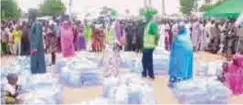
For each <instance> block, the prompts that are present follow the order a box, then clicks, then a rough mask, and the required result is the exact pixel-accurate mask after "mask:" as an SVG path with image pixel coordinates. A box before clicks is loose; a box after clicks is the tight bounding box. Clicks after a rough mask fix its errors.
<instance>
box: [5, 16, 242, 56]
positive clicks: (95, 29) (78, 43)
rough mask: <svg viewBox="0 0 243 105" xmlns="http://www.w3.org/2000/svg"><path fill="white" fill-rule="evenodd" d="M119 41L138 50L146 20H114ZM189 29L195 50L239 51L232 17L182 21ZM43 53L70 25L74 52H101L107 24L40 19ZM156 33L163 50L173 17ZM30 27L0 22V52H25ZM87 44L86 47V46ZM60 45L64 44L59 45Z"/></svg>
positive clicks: (239, 33)
mask: <svg viewBox="0 0 243 105" xmlns="http://www.w3.org/2000/svg"><path fill="white" fill-rule="evenodd" d="M117 21H118V22H117V23H119V24H117V25H116V26H117V27H116V30H117V31H119V34H121V35H120V36H124V37H121V38H120V39H119V40H122V41H121V42H122V43H121V44H122V47H121V48H122V49H124V50H126V51H141V50H142V44H143V43H142V37H143V33H144V28H145V25H146V23H145V22H144V21H142V20H117ZM185 22H186V25H187V26H188V29H190V32H191V40H192V42H193V47H194V50H195V51H198V50H203V51H210V52H212V53H225V54H226V53H235V52H236V51H237V50H238V51H239V52H242V47H241V46H239V41H238V40H240V36H242V27H240V26H235V25H234V20H233V19H231V20H220V21H218V20H199V19H191V20H189V21H185ZM41 23H42V26H43V36H44V39H45V41H44V44H45V51H46V52H50V53H52V52H54V51H55V52H60V51H61V40H60V36H62V35H61V33H60V32H61V31H60V30H61V29H62V28H63V27H72V33H71V34H73V35H72V36H73V40H74V41H73V42H74V43H73V45H74V49H75V50H76V51H79V50H86V49H87V50H92V51H102V49H104V48H105V44H104V43H105V39H106V37H105V36H106V35H107V34H109V32H108V30H109V28H107V27H110V26H111V25H110V26H104V25H103V24H101V23H99V21H98V20H94V21H90V22H83V23H82V22H81V21H74V22H63V23H62V24H61V22H59V21H57V20H51V21H49V20H44V21H41ZM157 23H158V24H159V31H160V32H159V34H160V36H163V37H165V38H164V41H163V42H164V43H165V45H166V46H165V48H166V49H167V50H169V49H170V47H169V46H170V44H171V42H172V41H173V36H175V35H176V33H177V31H178V28H177V23H178V22H177V20H169V19H163V20H160V21H157ZM30 28H31V26H29V25H28V23H27V22H26V21H2V25H1V29H2V31H1V47H2V48H1V50H2V52H1V53H2V54H5V55H6V54H12V55H26V54H28V53H29V51H28V50H29V41H28V36H29V35H28V34H29V32H28V31H29V30H30ZM88 45H89V46H88ZM63 46H64V45H63ZM53 50H54V51H53Z"/></svg>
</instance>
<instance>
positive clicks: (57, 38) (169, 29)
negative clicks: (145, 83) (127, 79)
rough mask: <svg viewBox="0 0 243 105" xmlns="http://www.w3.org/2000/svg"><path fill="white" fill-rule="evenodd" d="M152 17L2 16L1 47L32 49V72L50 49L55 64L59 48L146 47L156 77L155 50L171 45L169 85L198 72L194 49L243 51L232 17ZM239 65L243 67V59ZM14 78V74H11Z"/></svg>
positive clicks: (146, 66)
mask: <svg viewBox="0 0 243 105" xmlns="http://www.w3.org/2000/svg"><path fill="white" fill-rule="evenodd" d="M153 15H154V14H152V13H148V14H147V15H146V16H145V18H146V20H139V19H137V20H136V19H133V20H119V19H115V18H111V19H110V20H109V21H104V20H102V19H101V20H100V19H95V20H92V21H91V20H85V21H83V22H81V21H77V20H74V21H72V20H68V19H66V20H62V21H61V20H58V19H56V18H53V19H51V20H37V19H36V15H33V16H32V17H31V16H30V17H29V21H28V22H27V21H2V22H1V30H2V31H1V52H2V54H4V55H7V54H11V55H16V56H19V55H30V56H31V62H30V64H31V72H32V73H33V74H36V73H45V72H46V64H45V57H44V56H45V53H49V54H50V55H51V59H52V60H51V64H53V65H54V64H55V61H56V53H57V52H61V53H62V55H63V56H64V57H73V56H74V55H75V51H81V50H88V51H93V52H102V51H103V50H104V49H105V48H106V47H111V48H112V47H113V48H116V49H118V50H124V51H136V52H142V65H143V71H142V74H141V75H142V77H145V78H146V77H147V76H148V77H149V78H151V79H154V78H155V77H154V73H153V51H154V50H155V48H156V47H161V48H164V49H165V50H167V51H170V64H169V76H170V77H169V86H171V87H173V83H175V82H178V81H181V80H187V79H191V78H192V77H193V52H194V51H209V52H211V53H222V54H225V55H226V57H228V58H230V55H233V54H235V53H236V52H239V53H241V54H242V53H243V44H242V42H243V41H242V40H243V38H242V37H243V27H242V26H240V25H235V24H234V22H235V21H234V20H233V19H229V20H220V21H218V20H200V19H199V18H198V17H192V18H190V19H188V20H181V19H178V20H170V19H160V20H154V19H153ZM234 67H235V68H239V65H238V66H237V67H236V66H234ZM9 78H10V77H9Z"/></svg>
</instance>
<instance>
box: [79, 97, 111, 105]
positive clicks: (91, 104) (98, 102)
mask: <svg viewBox="0 0 243 105" xmlns="http://www.w3.org/2000/svg"><path fill="white" fill-rule="evenodd" d="M107 104H109V102H108V99H106V98H102V97H101V98H96V99H94V100H90V101H87V102H82V103H81V104H79V105H107Z"/></svg>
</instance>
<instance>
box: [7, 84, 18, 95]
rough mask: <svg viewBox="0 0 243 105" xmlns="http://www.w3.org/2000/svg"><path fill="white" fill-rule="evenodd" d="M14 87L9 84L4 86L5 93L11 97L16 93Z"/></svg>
mask: <svg viewBox="0 0 243 105" xmlns="http://www.w3.org/2000/svg"><path fill="white" fill-rule="evenodd" d="M15 87H16V86H13V85H10V84H9V83H8V84H6V85H5V86H4V90H5V92H9V93H10V94H11V95H14V94H15V93H16V91H17V90H16V88H15Z"/></svg>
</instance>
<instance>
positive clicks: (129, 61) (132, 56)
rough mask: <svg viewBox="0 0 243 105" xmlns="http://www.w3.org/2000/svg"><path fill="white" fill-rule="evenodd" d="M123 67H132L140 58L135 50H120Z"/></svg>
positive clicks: (121, 65)
mask: <svg viewBox="0 0 243 105" xmlns="http://www.w3.org/2000/svg"><path fill="white" fill-rule="evenodd" d="M120 55H121V64H120V67H122V68H132V67H133V65H134V61H136V59H137V58H138V57H137V55H136V53H135V52H120Z"/></svg>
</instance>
